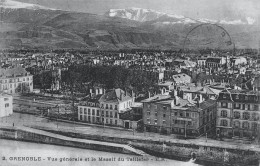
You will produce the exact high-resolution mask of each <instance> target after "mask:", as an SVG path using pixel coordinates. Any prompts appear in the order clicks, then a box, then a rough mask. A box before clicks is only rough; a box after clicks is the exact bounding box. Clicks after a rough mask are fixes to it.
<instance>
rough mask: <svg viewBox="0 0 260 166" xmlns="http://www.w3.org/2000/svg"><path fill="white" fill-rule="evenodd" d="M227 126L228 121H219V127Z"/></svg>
mask: <svg viewBox="0 0 260 166" xmlns="http://www.w3.org/2000/svg"><path fill="white" fill-rule="evenodd" d="M227 125H228V121H227V120H221V121H220V126H227Z"/></svg>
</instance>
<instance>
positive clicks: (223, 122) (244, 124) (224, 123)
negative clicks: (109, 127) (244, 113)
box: [220, 119, 257, 130]
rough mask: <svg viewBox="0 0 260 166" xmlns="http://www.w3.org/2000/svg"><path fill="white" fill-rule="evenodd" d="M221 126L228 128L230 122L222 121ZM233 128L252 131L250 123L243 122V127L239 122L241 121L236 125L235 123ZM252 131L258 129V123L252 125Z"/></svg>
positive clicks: (235, 122)
mask: <svg viewBox="0 0 260 166" xmlns="http://www.w3.org/2000/svg"><path fill="white" fill-rule="evenodd" d="M220 126H228V121H227V120H225V119H222V120H221V121H220ZM233 126H234V127H235V128H243V129H250V124H249V122H242V125H241V123H240V122H239V121H234V123H233ZM251 129H254V130H255V129H257V123H255V122H254V123H252V124H251Z"/></svg>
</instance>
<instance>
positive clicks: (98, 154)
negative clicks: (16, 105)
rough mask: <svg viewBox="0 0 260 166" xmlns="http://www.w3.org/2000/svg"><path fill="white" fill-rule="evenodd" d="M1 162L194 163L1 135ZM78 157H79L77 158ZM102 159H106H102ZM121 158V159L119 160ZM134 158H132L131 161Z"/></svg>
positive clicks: (36, 165)
mask: <svg viewBox="0 0 260 166" xmlns="http://www.w3.org/2000/svg"><path fill="white" fill-rule="evenodd" d="M0 157H1V159H0V165H1V166H110V165H112V166H140V165H144V166H150V165H151V166H167V165H170V166H195V165H197V164H194V163H191V162H188V161H187V162H183V161H176V160H170V159H159V158H155V157H152V156H151V157H140V156H134V155H126V154H118V153H109V152H102V151H93V150H86V149H78V148H72V147H64V146H55V145H47V144H37V143H29V142H19V141H12V140H4V139H0ZM76 160H77V161H76ZM100 160H103V161H100ZM119 160H120V161H119ZM130 160H132V161H130ZM143 160H145V161H143Z"/></svg>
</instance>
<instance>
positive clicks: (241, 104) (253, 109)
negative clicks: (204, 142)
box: [216, 89, 260, 138]
mask: <svg viewBox="0 0 260 166" xmlns="http://www.w3.org/2000/svg"><path fill="white" fill-rule="evenodd" d="M217 103H218V104H217V109H218V113H217V128H216V134H217V136H218V137H220V138H223V137H226V138H254V137H256V136H257V133H258V130H259V116H260V114H259V112H260V93H259V91H248V90H234V89H231V90H227V89H226V90H223V91H222V92H221V93H220V94H219V97H218V100H217Z"/></svg>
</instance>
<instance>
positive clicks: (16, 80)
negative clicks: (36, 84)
mask: <svg viewBox="0 0 260 166" xmlns="http://www.w3.org/2000/svg"><path fill="white" fill-rule="evenodd" d="M29 80H30V79H29V77H27V78H17V79H9V80H8V79H6V80H0V83H8V82H9V83H13V82H20V81H29Z"/></svg>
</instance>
